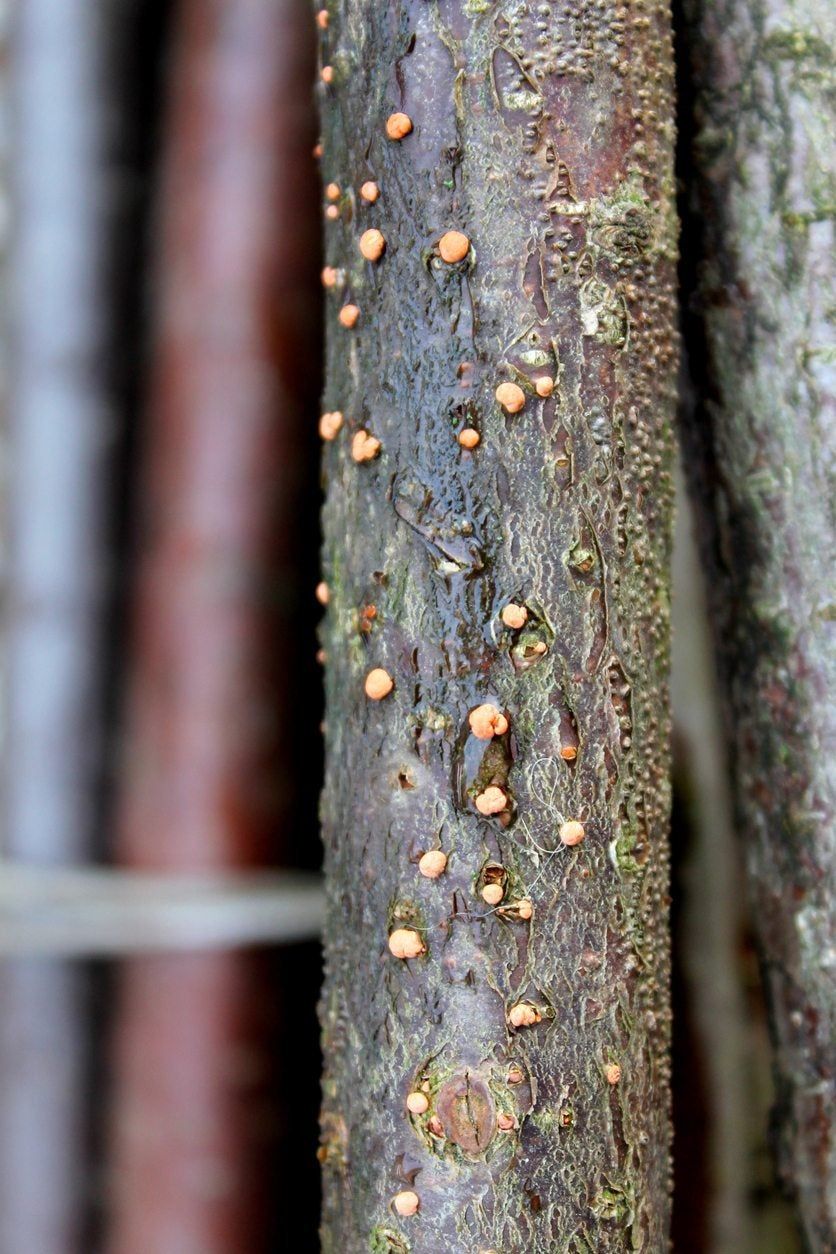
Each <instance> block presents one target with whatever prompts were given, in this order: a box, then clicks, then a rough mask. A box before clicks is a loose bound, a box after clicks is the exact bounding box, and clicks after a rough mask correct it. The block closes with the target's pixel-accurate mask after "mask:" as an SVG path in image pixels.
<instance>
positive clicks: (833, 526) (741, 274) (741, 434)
mask: <svg viewBox="0 0 836 1254" xmlns="http://www.w3.org/2000/svg"><path fill="white" fill-rule="evenodd" d="M687 15H688V19H689V27H688V31H689V40H690V53H691V57H692V62H693V73H694V81H695V92H696V96H695V100H694V101H693V118H692V125H693V131H694V134H693V162H694V167H695V170H696V174H697V183H696V195H695V198H694V204H693V206H692V207H693V211H694V221H693V222H692V223H691V225H690V226H689V251H691V250H693V252H694V254H695V256H696V258H697V260H698V262H699V266H700V269H699V271H698V273H696V274H694V275H692V276H691V279H692V282H693V283H694V284H695V286H696V290H697V292H698V302H697V307H696V309H695V313H694V317H693V319H692V326H691V331H692V338H693V344H694V352H695V353H696V354H697V357H696V362H695V364H696V367H697V377H698V379H699V381H700V385H701V388H702V392H701V398H702V404H701V406H700V407H699V408H698V410H697V412H696V413H695V414H694V415H693V416H692V419H691V421H690V422H689V423H688V431H689V443H690V444H691V446H692V449H691V453H692V457H691V462H692V466H693V470H694V480H695V485H696V490H697V494H698V496H699V498H700V504H701V508H702V522H703V527H702V529H701V530H702V534H703V540H704V544H703V548H704V554H705V559H706V561H707V564H708V570H709V574H710V584H711V588H712V593H713V598H712V608H713V616H714V623H715V629H716V638H717V642H718V645H719V653H720V658H721V663H722V673H723V694H724V700H725V705H726V710H727V714H728V726H729V738H730V744H731V748H732V756H733V762H734V773H735V787H736V803H737V811H738V819H739V823H740V827H741V830H742V831H743V832H744V834H745V838H746V860H747V868H748V877H749V886H750V891H751V895H752V909H753V919H754V923H755V927H756V930H757V935H758V940H759V944H760V952H761V962H762V968H763V975H764V984H765V987H766V992H767V997H768V1000H769V1003H770V1007H771V1020H772V1033H773V1042H774V1047H775V1069H776V1076H777V1084H778V1107H779V1108H778V1124H779V1145H778V1151H779V1164H780V1170H781V1174H782V1176H783V1178H784V1180H785V1182H786V1184H787V1185H788V1187H789V1188H790V1189H791V1190H792V1191H793V1192H794V1194H795V1196H796V1199H797V1204H798V1211H799V1216H800V1219H801V1225H802V1227H803V1230H804V1233H805V1239H806V1241H807V1243H808V1245H809V1248H811V1249H814V1250H825V1249H827V1250H829V1249H832V1248H833V1245H834V1242H836V1080H834V1067H833V1061H834V1060H833V1041H834V1038H835V1037H836V982H834V971H833V944H834V904H833V903H834V897H833V891H834V884H833V865H834V854H836V847H834V833H836V824H835V823H834V815H835V814H836V772H835V771H834V761H836V758H835V757H834V748H836V649H834V636H833V627H832V619H833V609H832V604H833V557H834V553H836V545H834V535H835V534H836V521H835V520H834V512H833V502H834V500H836V474H834V464H835V463H834V454H836V408H834V391H835V389H834V379H833V361H834V345H833V335H832V326H831V325H829V320H830V319H831V318H832V308H831V306H832V292H833V225H832V223H833V206H834V203H835V202H834V189H836V162H835V161H834V154H833V143H832V107H831V105H830V103H829V102H828V93H829V92H830V91H831V90H832V85H833V70H832V55H831V51H830V43H831V39H832V18H831V12H830V6H829V5H827V4H826V3H824V2H823V0H800V2H799V3H795V4H793V5H792V6H788V5H785V4H783V3H779V2H778V0H728V2H721V0H691V3H689V5H688V7H687Z"/></svg>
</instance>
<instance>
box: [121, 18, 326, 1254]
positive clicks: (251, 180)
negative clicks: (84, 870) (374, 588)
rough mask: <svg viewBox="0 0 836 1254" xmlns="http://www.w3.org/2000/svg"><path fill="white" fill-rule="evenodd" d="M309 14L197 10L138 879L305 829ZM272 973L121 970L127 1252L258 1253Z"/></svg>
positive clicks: (155, 521) (229, 961) (152, 603)
mask: <svg viewBox="0 0 836 1254" xmlns="http://www.w3.org/2000/svg"><path fill="white" fill-rule="evenodd" d="M308 22H309V17H308V14H307V11H306V10H305V9H304V8H303V6H302V4H301V2H300V0H285V3H282V4H264V3H263V2H262V0H183V3H182V4H181V7H180V13H179V25H178V27H177V30H176V33H175V46H174V51H173V62H172V74H171V82H172V98H171V101H170V109H169V115H168V124H167V126H168V135H167V142H166V157H165V168H164V175H163V188H162V206H161V256H160V258H159V275H158V278H159V286H158V293H157V315H156V316H157V319H158V345H157V349H156V353H155V360H154V370H153V379H152V388H151V402H150V412H149V419H148V432H147V448H146V450H145V455H146V456H145V471H146V479H145V485H146V486H145V500H144V503H143V508H144V513H145V529H144V533H143V537H142V549H141V555H140V566H139V577H138V592H137V605H136V617H135V623H134V627H135V636H134V645H133V653H132V658H131V677H130V684H129V694H128V735H127V748H128V751H127V759H126V766H125V785H124V790H123V796H122V803H121V814H120V845H119V851H120V855H121V857H122V859H123V860H124V862H126V863H127V864H129V865H131V866H139V867H155V868H170V869H172V870H175V871H176V870H178V869H189V870H194V869H198V868H214V867H219V866H225V865H236V866H242V865H260V864H264V863H268V862H276V861H279V860H281V853H282V840H281V833H282V832H285V831H286V830H287V827H288V823H289V818H290V814H291V808H290V807H291V804H292V800H293V774H292V771H291V770H290V769H289V767H288V763H292V762H293V761H294V754H295V752H296V750H295V749H294V740H295V738H296V736H297V730H296V728H295V727H294V719H293V714H292V706H293V703H294V700H295V696H294V689H293V687H292V685H293V684H295V683H296V682H298V681H297V678H296V676H295V671H296V670H298V667H293V666H289V665H288V659H289V658H290V657H292V655H293V650H294V636H295V633H296V628H297V625H298V616H299V614H300V613H302V612H303V610H302V609H300V607H299V605H297V604H295V603H294V601H293V590H294V589H295V588H296V587H297V586H298V571H297V569H296V568H298V565H299V560H300V559H299V554H300V552H302V551H303V550H304V544H300V538H299V534H298V531H297V530H296V529H295V525H294V524H295V522H296V511H297V504H298V494H299V487H300V484H299V473H298V467H299V466H300V465H302V464H303V462H304V457H305V448H306V443H305V442H306V440H307V439H308V437H307V436H306V435H305V434H304V433H303V432H304V429H305V424H304V423H303V421H302V418H303V411H304V405H305V404H306V403H307V402H308V398H309V396H310V397H315V395H316V391H317V377H316V372H317V366H316V356H317V342H316V341H317V335H316V332H317V319H318V310H317V305H318V300H317V296H316V294H315V290H314V289H313V288H312V284H311V276H312V274H313V273H314V272H315V268H316V261H317V258H316V249H317V245H316V235H317V233H318V231H317V222H316V215H315V213H312V212H311V200H312V198H313V197H314V196H315V195H316V192H315V190H314V184H313V178H314V171H313V169H312V168H311V166H312V163H311V161H310V147H311V144H312V142H313V134H312V124H311V121H310V116H311V108H310V104H309V103H308V97H309V94H310V93H309V90H308V86H307V85H308V82H309V76H310V68H311V66H310V50H309V48H308V46H307V44H306V43H305V40H306V38H307V35H308V28H307V23H308ZM300 170H301V171H302V173H301V174H300ZM288 172H292V177H293V180H294V181H293V185H291V181H290V178H288V176H287V175H288ZM314 203H315V202H314ZM313 582H314V570H313V569H311V595H312V591H313ZM264 963H265V960H264V959H262V958H259V957H256V956H252V955H229V954H224V955H212V954H210V955H189V956H185V957H176V958H174V957H172V958H168V957H165V958H153V959H152V958H148V959H142V960H137V961H132V962H130V963H129V964H128V965H127V966H126V969H125V972H124V976H123V983H122V989H121V1002H120V1011H119V1019H118V1029H117V1098H116V1115H115V1125H116V1126H115V1141H114V1152H115V1186H116V1187H115V1201H114V1210H113V1215H112V1224H111V1231H110V1234H109V1241H108V1248H109V1250H110V1251H112V1252H113V1254H134V1252H135V1254H140V1252H141V1254H147V1251H150V1250H160V1251H163V1250H165V1251H171V1250H175V1249H176V1250H177V1251H178V1252H179V1251H184V1252H185V1251H200V1254H210V1252H211V1254H221V1252H223V1251H230V1252H231V1251H235V1252H236V1254H240V1252H241V1251H243V1250H247V1251H257V1250H259V1249H262V1248H263V1246H264V1243H265V1241H266V1239H267V1238H266V1233H267V1224H266V1210H267V1200H268V1178H267V1172H268V1165H269V1151H270V1149H271V1148H272V1147H274V1145H275V1139H276V1137H275V1117H274V1116H275V1112H274V1110H273V1103H272V1099H271V1095H270V1091H269V1089H270V1086H269V1078H270V1047H271V1032H270V1025H269V1023H268V1021H267V1018H268V1013H269V1009H268V1008H269V1006H270V1003H271V1000H273V999H272V994H268V992H267V990H266V987H265V971H266V967H265V965H264Z"/></svg>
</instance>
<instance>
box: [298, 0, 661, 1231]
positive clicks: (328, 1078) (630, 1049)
mask: <svg viewBox="0 0 836 1254" xmlns="http://www.w3.org/2000/svg"><path fill="white" fill-rule="evenodd" d="M369 9H370V6H361V5H359V4H356V3H354V2H353V0H343V3H341V4H338V5H334V6H332V7H331V8H330V9H329V21H328V25H327V27H326V28H325V29H324V32H323V51H322V62H323V65H328V66H330V67H331V69H332V73H331V74H330V75H327V76H326V77H328V78H330V82H328V83H327V84H326V85H325V86H324V88H323V92H324V101H323V117H324V136H323V143H324V159H323V160H324V170H325V176H326V183H332V182H333V183H335V184H336V185H337V186H338V188H339V192H338V196H337V199H336V201H335V202H333V203H336V205H337V209H338V213H337V215H332V216H331V218H330V219H329V220H328V223H327V231H326V247H327V261H328V264H329V266H331V267H333V269H334V271H335V272H336V278H335V282H334V284H333V285H332V286H331V288H330V289H329V291H330V295H329V300H330V301H331V302H332V304H333V310H332V314H333V317H332V320H331V323H330V333H329V337H328V350H327V351H328V373H327V382H326V395H325V399H324V408H325V409H326V410H329V411H334V410H338V411H339V412H340V413H342V414H343V415H344V422H343V429H342V430H341V431H340V432H339V434H338V435H337V437H336V438H335V439H334V440H332V441H330V442H329V443H328V444H327V446H326V453H325V460H324V475H325V479H326V482H327V487H328V495H327V502H326V506H325V510H324V531H325V544H324V574H325V577H326V579H327V581H328V584H329V588H330V597H329V605H328V612H327V618H326V622H325V625H324V631H323V642H324V647H325V651H326V655H327V669H326V675H327V678H326V685H327V718H326V737H327V755H328V762H327V783H326V789H325V793H324V796H323V803H322V813H323V824H324V840H325V850H326V871H327V876H328V885H329V889H328V891H329V899H330V915H329V922H328V925H327V927H326V985H325V991H324V994H323V1000H322V1011H321V1013H322V1024H323V1035H324V1044H325V1055H326V1075H325V1081H324V1112H323V1145H322V1151H321V1157H322V1159H323V1163H324V1169H325V1180H326V1186H325V1208H324V1220H323V1246H324V1248H325V1249H326V1250H334V1251H337V1250H339V1251H349V1252H350V1251H354V1250H358V1251H359V1250H366V1249H369V1248H371V1249H375V1250H407V1249H409V1250H412V1251H415V1252H419V1251H435V1250H439V1249H444V1248H449V1249H455V1250H459V1249H461V1250H467V1251H471V1250H473V1249H482V1248H484V1249H488V1248H495V1249H497V1250H500V1249H503V1250H514V1249H530V1250H534V1251H540V1250H542V1251H546V1250H549V1251H552V1250H555V1249H561V1250H567V1251H568V1250H577V1251H581V1250H588V1249H595V1250H602V1249H613V1250H616V1249H624V1248H635V1249H646V1250H659V1249H662V1248H663V1247H664V1244H665V1240H666V1232H667V1219H668V1175H669V1167H668V1149H669V1130H668V1096H667V1086H668V1060H667V1041H668V1018H669V1010H668V992H667V969H668V952H667V934H666V895H667V846H666V830H667V817H668V800H669V798H668V748H667V742H668V736H669V726H668V712H667V674H666V672H667V660H668V598H669V586H668V564H669V548H670V535H669V531H670V507H671V475H670V469H671V467H670V462H671V424H670V419H671V412H672V407H673V398H674V388H673V375H674V368H675V358H676V350H675V338H674V331H673V324H674V300H673V277H674V267H675V224H674V218H673V211H672V169H671V147H672V126H671V121H670V119H671V107H672V106H671V53H670V37H669V19H668V12H667V8H666V6H665V5H664V4H662V3H657V2H656V0H648V2H646V3H645V2H641V3H636V2H635V0H634V3H633V4H632V5H629V6H624V7H623V8H611V7H608V6H598V5H597V4H592V3H583V4H581V5H577V4H572V5H568V4H565V3H563V4H550V5H547V4H542V5H539V6H533V5H530V4H528V3H523V2H522V0H509V2H508V3H505V4H502V5H497V4H488V3H484V2H482V0H469V2H468V3H462V0H455V2H453V0H440V2H439V3H434V4H431V5H428V4H424V3H418V0H412V2H404V3H401V4H399V5H398V6H391V7H390V6H386V7H385V9H384V10H383V11H379V10H378V9H377V7H375V11H373V12H370V11H369ZM394 112H403V113H405V114H406V115H408V117H409V118H410V119H411V121H412V123H413V129H412V131H411V132H409V133H408V134H407V135H405V136H404V137H403V138H402V139H401V140H399V141H393V140H391V139H389V138H387V134H386V119H387V117H388V116H389V115H390V114H392V113H394ZM367 180H374V181H375V182H376V183H377V184H378V186H379V188H380V196H379V198H378V200H377V201H375V202H374V203H373V204H369V203H367V202H365V201H364V200H363V199H361V198H360V197H359V196H358V194H357V189H358V188H359V187H360V186H361V185H362V184H363V183H364V182H366V181H367ZM370 227H375V228H378V229H379V230H380V231H381V232H382V233H383V235H384V237H385V240H386V249H385V252H384V254H383V256H382V257H381V259H380V260H379V261H377V262H374V263H371V262H365V261H364V260H363V258H362V257H361V255H360V252H359V250H358V247H357V240H358V237H359V235H360V234H361V233H362V231H364V230H366V229H368V228H370ZM448 231H459V232H463V233H465V234H466V235H467V237H468V238H469V241H470V248H469V250H468V252H467V254H466V256H464V257H463V258H462V259H461V260H459V261H457V262H453V263H450V262H447V261H444V260H443V258H442V256H441V255H440V253H439V247H438V243H439V240H440V238H441V237H442V236H443V235H444V233H445V232H448ZM532 257H533V258H534V259H535V261H534V263H533V264H532V261H531V259H532ZM346 304H352V305H356V306H357V307H358V309H359V311H360V313H359V319H358V321H357V324H356V326H354V327H353V328H349V327H346V326H344V325H342V324H341V323H340V322H339V321H338V319H337V317H336V315H337V311H338V310H339V309H340V308H341V307H343V306H344V305H346ZM502 384H513V385H515V387H516V389H518V390H519V397H521V398H522V405H521V407H518V408H515V406H516V405H517V401H518V398H517V393H516V392H514V391H513V390H511V391H510V392H509V391H503V393H502V396H503V397H510V398H512V399H511V401H510V403H508V402H506V403H505V404H504V406H503V405H500V404H499V403H498V401H497V399H496V395H495V393H496V389H497V388H498V387H499V386H500V385H502ZM465 427H468V428H474V429H475V430H477V431H478V433H479V437H480V439H479V443H478V444H477V445H476V446H475V447H473V448H471V449H467V448H465V447H462V446H461V445H460V444H459V442H458V436H459V434H460V432H461V431H462V430H463V428H465ZM360 430H364V431H367V432H368V433H370V434H371V435H373V436H374V437H375V438H376V439H378V440H380V442H381V448H380V450H379V452H378V453H377V455H376V456H375V457H374V458H372V459H371V460H367V461H361V462H357V461H355V460H354V459H353V458H352V456H351V452H350V450H351V448H352V439H353V437H354V435H355V433H356V432H358V431H360ZM512 604H513V605H515V606H518V607H522V608H524V610H525V617H524V621H522V622H521V623H520V625H519V626H509V625H507V624H506V622H505V621H504V620H503V617H502V614H503V610H505V608H506V607H507V606H509V605H512ZM371 605H373V606H374V611H375V612H374V614H373V615H372V616H371V617H370V616H369V613H368V610H369V607H370V606H371ZM515 621H518V620H515ZM377 667H380V668H383V669H384V670H385V671H386V672H388V674H389V675H390V676H391V678H392V679H393V680H394V689H393V691H391V692H390V693H389V694H388V695H385V696H384V697H383V698H382V699H380V700H370V699H369V698H368V697H367V696H366V695H365V694H364V677H365V675H366V673H367V672H369V671H371V670H372V669H373V668H377ZM484 703H491V704H493V705H494V706H495V707H496V708H497V710H498V711H500V712H502V713H504V714H505V715H507V718H508V720H509V723H510V727H509V730H508V731H507V733H505V734H501V735H497V736H495V737H494V739H492V740H481V739H479V738H478V737H476V736H475V735H474V734H473V733H472V732H471V731H470V730H469V729H468V716H469V714H470V713H471V712H472V711H473V710H474V709H475V708H476V707H478V706H481V705H483V704H484ZM404 776H407V777H408V778H409V780H410V787H409V788H404V787H402V786H401V784H400V782H399V781H400V780H401V779H402V778H403V777H404ZM572 821H575V822H579V823H580V824H582V830H581V835H580V838H578V839H577V840H576V839H575V834H574V831H573V829H571V828H570V826H569V824H570V823H571V822H572ZM562 833H563V834H564V835H565V837H566V839H565V840H564V839H561V834H562ZM430 849H440V850H442V851H443V852H444V854H446V856H447V859H448V861H447V865H446V868H445V869H444V871H443V872H442V873H441V874H440V875H439V876H438V877H436V878H430V877H427V876H425V875H423V874H422V873H421V872H420V871H419V868H418V865H417V864H418V860H419V858H420V857H421V855H422V854H423V853H424V852H425V851H427V850H430ZM496 868H500V871H499V872H498V871H497V870H496ZM490 877H492V882H499V883H501V885H502V887H503V896H502V899H501V900H500V901H499V903H498V904H496V905H490V904H488V902H487V900H486V899H485V898H484V897H483V890H484V888H485V886H486V884H487V883H488V879H489V878H490ZM395 929H399V931H398V942H397V943H398V945H403V944H406V945H408V944H409V943H410V941H409V937H412V938H415V941H416V943H415V947H414V950H410V952H414V953H415V954H416V956H414V957H407V958H405V959H399V958H398V957H396V956H394V954H393V953H392V952H390V948H389V938H390V937H391V934H392V932H393V931H394V930H395ZM404 935H405V936H406V938H407V939H406V941H404ZM427 1060H429V1061H427ZM619 1069H620V1070H619ZM422 1085H423V1086H426V1087H425V1090H424V1091H426V1092H427V1094H428V1097H429V1101H428V1105H427V1109H426V1111H424V1112H423V1113H422V1114H420V1115H417V1116H416V1115H414V1114H410V1113H409V1111H408V1110H407V1107H406V1098H407V1096H408V1095H409V1094H410V1093H411V1092H412V1091H413V1090H414V1088H415V1087H420V1086H422ZM405 1164H408V1167H409V1171H408V1176H409V1179H408V1181H406V1180H405V1176H406V1174H407V1173H406V1170H405ZM405 1190H406V1191H407V1193H408V1194H409V1198H408V1199H407V1201H406V1202H404V1201H403V1200H402V1196H403V1194H404V1191H405ZM413 1194H414V1195H415V1197H417V1199H418V1206H419V1209H418V1210H417V1213H415V1214H408V1213H404V1211H403V1209H401V1208H402V1207H408V1206H409V1205H411V1204H412V1203H411V1200H410V1199H411V1198H412V1196H413ZM393 1199H397V1200H396V1202H395V1204H394V1207H393Z"/></svg>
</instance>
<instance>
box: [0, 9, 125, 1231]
mask: <svg viewBox="0 0 836 1254" xmlns="http://www.w3.org/2000/svg"><path fill="white" fill-rule="evenodd" d="M122 7H123V6H121V7H120V5H118V4H117V5H111V6H105V5H103V4H101V3H97V2H93V0H62V2H61V3H59V4H56V3H55V2H54V0H28V2H27V3H26V4H23V5H16V6H7V11H4V15H3V23H4V32H3V35H4V58H5V57H6V56H7V55H8V58H9V62H8V70H9V79H8V95H7V99H6V100H5V101H4V104H3V114H4V119H3V125H4V128H5V127H6V126H8V127H9V129H10V134H9V136H8V139H9V141H10V142H9V145H8V147H7V144H6V138H7V137H6V136H5V135H4V159H5V160H8V161H9V179H8V183H7V184H6V182H5V179H4V189H3V193H4V194H3V205H2V208H3V236H4V240H5V239H6V237H7V232H8V250H9V251H8V265H7V270H6V278H7V282H6V283H4V296H6V297H8V308H7V310H6V311H5V312H4V319H3V321H4V334H5V335H7V337H8V339H7V343H6V344H5V345H4V362H3V368H4V380H5V372H6V371H8V387H6V384H5V382H4V391H5V392H6V400H7V405H8V429H7V449H6V454H7V460H8V468H7V473H6V475H5V482H6V484H7V487H8V501H7V503H6V505H7V508H6V512H5V525H4V536H3V544H4V550H5V551H4V565H5V569H4V580H5V587H4V606H3V609H4V618H3V670H4V678H5V689H6V691H5V694H4V710H3V716H4V734H3V767H4V778H3V790H2V798H3V814H2V837H0V839H1V840H2V848H3V853H4V855H5V856H7V857H10V858H13V859H16V860H19V861H21V862H26V863H29V864H33V865H53V866H55V865H58V866H61V865H66V864H72V863H74V862H79V861H85V860H87V859H89V858H91V857H92V856H93V852H94V849H95V846H96V843H97V840H98V838H99V837H100V830H99V825H100V814H101V803H102V784H103V775H104V767H105V760H104V722H105V699H104V679H105V670H106V666H105V661H104V658H105V653H106V642H107V625H108V616H109V611H110V609H111V598H112V593H113V586H112V575H113V570H112V565H111V561H110V554H109V551H108V541H109V539H110V536H109V529H108V507H109V505H110V499H109V494H110V487H109V485H110V480H111V476H112V474H113V471H114V462H115V456H114V455H115V450H116V448H117V446H118V436H119V416H118V414H117V413H116V412H115V407H114V404H113V381H112V378H111V374H110V359H111V355H112V352H113V349H114V346H115V336H114V331H113V320H112V318H111V314H112V308H111V306H110V303H109V300H108V291H107V280H108V279H109V278H110V277H112V276H111V275H110V274H109V265H110V262H111V260H112V254H111V250H112V247H113V243H114V228H115V223H116V216H117V210H118V203H119V202H118V194H119V192H120V191H121V188H119V186H118V182H117V180H116V179H115V178H114V172H113V168H112V164H111V162H112V158H113V157H114V156H115V155H116V154H117V153H118V152H119V148H120V144H121V138H122V136H121V129H120V127H121V123H122V121H123V119H122V115H121V112H120V110H119V108H118V107H117V104H116V99H115V96H114V93H113V92H112V90H111V89H112V80H111V79H110V76H109V74H108V66H107V61H106V58H105V48H106V47H107V45H108V37H109V36H110V35H112V33H113V30H114V28H116V27H117V26H118V24H119V21H120V19H121V8H122ZM6 40H7V41H8V42H7V43H6ZM4 73H5V69H4ZM4 94H5V92H4ZM88 991H89V990H88V981H87V973H86V972H85V971H84V970H83V969H81V968H79V966H78V965H77V964H65V963H63V962H61V961H50V960H39V959H20V960H14V961H7V962H4V963H3V964H2V969H0V1089H1V1090H2V1091H0V1248H2V1250H3V1251H4V1254H31V1252H32V1251H33V1250H38V1251H43V1252H44V1254H64V1252H69V1251H75V1250H76V1249H78V1248H80V1242H81V1241H82V1239H83V1238H82V1231H83V1225H84V1220H85V1209H86V1205H87V1202H88V1188H87V1176H86V1171H87V1166H88V1163H87V1160H86V1148H87V1147H86V1133H87V1126H86V1124H87V1111H86V1108H85V1092H84V1090H85V1083H84V1082H85V1072H86V1065H87V1062H88V1057H87V1051H88V1046H89V1040H90V1036H91V1031H90V1027H89V1022H88V1019H87V1016H88V1015H89V1011H90V1003H89V1001H88Z"/></svg>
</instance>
